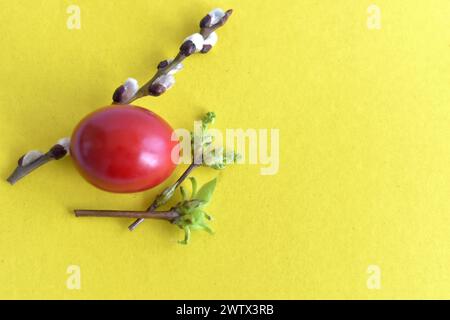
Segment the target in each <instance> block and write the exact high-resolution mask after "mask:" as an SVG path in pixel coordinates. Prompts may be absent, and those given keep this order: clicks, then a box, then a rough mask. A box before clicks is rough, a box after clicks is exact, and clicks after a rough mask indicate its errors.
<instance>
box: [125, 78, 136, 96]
mask: <svg viewBox="0 0 450 320" xmlns="http://www.w3.org/2000/svg"><path fill="white" fill-rule="evenodd" d="M123 86H124V87H125V92H124V94H123V97H122V100H124V101H127V100H129V99H131V98H132V97H133V96H134V95H135V94H136V92H137V91H138V90H139V83H138V81H137V80H136V79H134V78H128V79H127V80H126V81H125V83H124V84H123Z"/></svg>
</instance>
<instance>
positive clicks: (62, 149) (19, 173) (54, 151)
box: [7, 144, 68, 185]
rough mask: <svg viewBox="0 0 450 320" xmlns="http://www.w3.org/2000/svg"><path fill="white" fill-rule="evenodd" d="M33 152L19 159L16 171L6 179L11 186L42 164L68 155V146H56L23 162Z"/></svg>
mask: <svg viewBox="0 0 450 320" xmlns="http://www.w3.org/2000/svg"><path fill="white" fill-rule="evenodd" d="M33 152H36V151H31V152H29V153H27V154H25V155H24V156H22V157H21V158H20V159H19V161H18V165H17V167H16V169H15V170H14V172H13V173H12V174H11V175H10V176H9V177H8V179H7V181H8V182H9V183H10V184H11V185H14V184H15V183H16V182H17V181H19V180H20V179H22V178H23V177H25V176H27V175H28V174H30V173H31V172H32V171H34V170H36V169H37V168H39V167H41V166H43V165H44V164H46V163H49V162H50V161H52V160H59V159H62V158H64V157H65V156H66V155H67V153H68V146H63V145H61V144H56V145H54V146H53V147H52V148H51V149H50V150H49V151H48V152H47V153H44V154H41V155H40V156H38V157H36V158H35V159H33V160H32V161H29V162H27V161H25V160H26V158H27V156H29V155H30V154H31V153H33Z"/></svg>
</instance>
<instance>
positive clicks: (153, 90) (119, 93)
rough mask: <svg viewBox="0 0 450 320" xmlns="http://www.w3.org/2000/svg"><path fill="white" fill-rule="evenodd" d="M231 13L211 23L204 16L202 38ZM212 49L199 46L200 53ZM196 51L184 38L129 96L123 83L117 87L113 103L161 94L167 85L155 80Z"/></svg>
mask: <svg viewBox="0 0 450 320" xmlns="http://www.w3.org/2000/svg"><path fill="white" fill-rule="evenodd" d="M232 13H233V10H231V9H230V10H227V11H225V13H224V16H223V17H222V18H221V19H220V20H219V21H218V22H217V23H215V24H213V25H211V16H210V15H207V16H205V17H204V18H203V19H202V20H201V22H200V32H199V33H200V35H201V36H202V37H203V40H206V39H207V38H208V37H209V36H210V35H211V34H212V33H213V32H214V31H215V30H217V29H219V28H220V27H222V26H223V25H225V23H226V22H227V21H228V18H229V17H230V16H231V14H232ZM211 49H212V45H208V44H206V45H204V46H203V48H201V50H200V52H201V53H208V52H209V51H210V50H211ZM196 51H198V48H196V47H195V44H194V43H193V42H192V41H191V40H185V42H183V44H182V45H181V47H180V51H179V52H178V54H177V55H176V57H175V58H174V59H173V60H172V61H170V62H169V61H168V60H164V61H162V62H160V64H159V65H158V71H157V72H156V74H155V75H154V76H153V77H152V78H151V79H150V80H149V81H148V82H147V83H145V84H144V85H143V86H142V87H140V88H139V89H138V90H137V91H136V93H134V94H133V95H132V96H131V97H127V96H126V95H125V91H126V90H127V89H126V87H125V86H124V85H122V86H120V87H118V88H117V89H116V91H115V92H114V95H113V104H130V103H132V102H133V101H135V100H137V99H140V98H142V97H145V96H149V95H150V96H155V97H157V96H160V95H161V94H163V93H164V92H165V91H166V90H167V89H169V87H165V86H164V85H162V84H160V83H158V82H157V80H158V79H159V78H160V77H162V76H167V75H169V74H170V72H171V71H173V70H174V69H176V68H177V67H178V65H180V63H182V62H183V61H184V59H186V58H187V57H189V56H190V55H192V54H193V53H195V52H196Z"/></svg>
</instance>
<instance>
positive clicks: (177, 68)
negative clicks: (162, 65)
mask: <svg viewBox="0 0 450 320" xmlns="http://www.w3.org/2000/svg"><path fill="white" fill-rule="evenodd" d="M172 61H173V59H168V60H167V63H168V64H171V63H172ZM183 68H184V66H183V64H182V63H179V64H177V65H176V66H175V67H173V69H172V70H170V71H169V72H168V73H167V74H169V75H172V76H173V75H174V74H175V73H177V72H178V71H181V70H183Z"/></svg>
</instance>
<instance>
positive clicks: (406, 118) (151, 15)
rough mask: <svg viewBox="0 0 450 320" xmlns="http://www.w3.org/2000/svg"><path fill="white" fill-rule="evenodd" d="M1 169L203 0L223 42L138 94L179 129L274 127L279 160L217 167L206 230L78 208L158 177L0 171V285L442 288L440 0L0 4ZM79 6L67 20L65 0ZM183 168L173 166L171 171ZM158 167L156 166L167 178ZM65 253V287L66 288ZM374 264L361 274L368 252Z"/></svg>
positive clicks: (314, 290) (139, 197) (74, 294)
mask: <svg viewBox="0 0 450 320" xmlns="http://www.w3.org/2000/svg"><path fill="white" fill-rule="evenodd" d="M3 2H4V3H3V4H2V10H1V11H0V31H1V40H2V49H1V51H0V70H1V71H0V111H1V112H0V121H1V126H0V147H1V152H0V175H1V177H3V178H4V179H6V177H7V176H8V175H9V173H10V172H11V171H12V170H13V169H14V165H15V162H16V160H17V158H18V157H19V156H20V155H22V154H23V153H24V152H25V151H27V150H31V149H36V148H39V149H41V150H45V149H47V148H48V147H49V146H51V145H52V144H53V143H54V142H55V141H56V140H57V139H58V138H61V137H64V136H67V135H69V134H70V133H71V130H72V129H73V127H74V126H75V125H76V123H77V121H78V120H79V119H81V118H82V117H83V116H84V115H86V114H87V113H89V112H91V111H93V110H95V109H96V108H98V107H101V106H103V105H106V104H107V103H108V102H109V101H110V98H111V95H112V92H113V90H114V89H115V88H116V87H117V85H119V84H120V83H121V82H122V81H123V80H125V79H126V78H127V77H130V76H132V77H135V78H137V79H138V80H140V82H141V83H142V82H144V81H146V80H148V78H149V77H150V76H151V75H153V73H154V70H155V65H156V64H157V63H158V62H159V61H160V60H162V59H164V58H169V57H171V56H173V55H174V54H175V53H176V52H177V50H178V47H179V45H180V43H181V41H182V40H183V39H184V37H185V36H187V35H189V34H190V33H193V32H196V31H197V30H198V21H199V20H200V19H201V18H202V17H203V16H204V15H205V14H206V13H207V12H208V11H209V10H210V9H212V8H214V7H224V8H234V9H235V13H234V15H233V16H232V18H231V19H230V21H229V23H228V24H227V26H226V27H224V28H223V29H221V30H220V31H219V37H220V39H219V43H218V45H217V47H216V48H214V50H213V51H212V52H211V53H210V54H208V55H202V56H200V55H198V56H195V57H192V58H189V59H188V60H187V61H186V63H185V70H183V71H182V72H181V73H180V74H179V75H177V84H176V85H175V87H174V88H173V89H172V90H171V91H170V92H168V93H167V94H166V95H164V96H162V97H160V98H157V99H155V98H150V97H148V98H145V99H142V100H140V101H139V102H138V104H140V105H142V106H145V107H148V108H150V109H152V110H154V111H155V112H157V113H158V114H160V115H162V116H163V117H164V118H165V119H167V120H168V121H169V122H170V123H171V124H172V126H173V127H175V128H178V127H185V128H190V127H191V126H192V121H193V120H194V119H197V118H198V117H199V116H200V115H201V114H202V113H203V112H204V111H207V110H214V111H215V112H216V113H217V115H218V121H217V127H218V128H221V129H225V128H244V129H246V128H255V129H260V128H269V129H270V128H279V129H280V170H279V173H278V174H277V175H274V176H261V175H260V173H259V170H260V166H257V165H239V166H235V167H233V168H229V169H227V170H226V171H224V172H221V173H219V174H218V173H217V172H215V171H212V170H209V169H201V170H199V171H198V172H197V173H196V174H195V175H196V176H197V177H198V178H199V179H200V181H201V182H205V181H207V180H208V179H210V178H212V177H214V176H216V175H218V176H219V184H218V188H217V191H216V194H215V197H214V198H213V202H212V204H211V206H210V208H209V211H210V212H211V213H212V214H213V215H214V216H215V221H214V222H213V224H212V226H213V227H214V229H215V230H216V235H215V236H213V237H211V236H209V235H208V234H206V233H202V232H196V233H194V234H193V240H192V243H191V245H189V246H187V247H184V246H181V245H178V244H176V240H178V239H180V238H182V236H183V234H182V232H181V230H179V229H177V228H176V227H174V226H171V225H169V224H167V223H164V222H155V221H150V222H146V223H144V224H143V225H142V226H141V227H140V228H139V229H138V230H137V231H136V232H134V233H130V232H128V230H127V226H128V224H129V223H130V222H131V221H129V220H127V219H125V220H116V219H96V218H92V219H90V218H85V219H76V218H74V216H73V214H72V210H73V209H75V208H86V209H87V208H91V209H135V210H138V209H144V208H145V207H146V206H147V205H148V204H149V203H150V202H151V200H152V198H153V196H154V195H156V193H157V192H158V191H160V190H161V187H159V188H157V189H155V190H150V191H147V192H144V193H140V194H131V195H114V194H109V193H106V192H103V191H100V190H97V189H95V188H93V187H91V186H90V185H89V184H87V183H86V182H85V181H84V180H82V178H81V177H80V176H79V175H78V173H77V172H76V171H75V169H74V167H73V166H72V163H71V161H70V159H65V160H63V161H61V162H58V163H56V162H55V163H51V164H49V165H47V166H46V167H44V168H42V169H40V170H39V171H37V172H35V173H33V174H32V175H31V176H29V177H27V178H25V179H24V180H23V181H20V182H19V183H18V184H17V185H16V186H14V187H11V186H9V185H8V184H7V183H6V182H5V181H4V179H3V178H2V179H3V182H1V183H0V205H1V211H0V298H65V299H79V298H88V299H93V298H126V299H128V298H164V299H171V298H178V299H192V298H210V299H215V298H264V299H265V298H274V299H278V298H288V299H293V298H296V299H297V298H313V299H316V298H362V299H366V298H376V299H378V298H450V273H449V271H448V268H449V264H450V197H449V196H450V166H449V161H450V145H449V142H450V125H449V121H450V92H449V90H448V89H449V84H450V54H449V53H450V2H449V1H448V0H433V1H425V0H420V1H419V0H414V1H401V0H389V1H388V0H377V1H376V2H375V3H376V4H377V5H378V7H379V8H380V9H381V14H382V16H381V17H382V20H381V23H382V26H381V30H370V29H368V27H367V18H368V13H367V8H368V7H369V5H370V4H371V3H372V2H371V1H365V0H339V1H336V0H322V1H312V0H310V1H300V0H295V1H263V0H259V1H250V0H245V1H200V0H194V1H192V0H190V1H173V0H171V1H168V0H164V1H162V0H161V1H156V0H152V1H150V0H145V1H144V0H142V1H141V0H139V1H128V0H120V1H106V0H74V1H56V0H52V1H14V2H12V1H9V2H6V1H3ZM71 4H76V5H78V6H80V8H81V26H82V28H81V30H69V29H68V28H67V27H66V21H67V18H68V17H69V15H68V14H67V13H66V9H67V7H68V6H69V5H71ZM183 169H184V168H183V167H180V168H178V171H177V173H178V174H179V173H181V171H182V170H183ZM175 178H176V175H174V176H173V177H172V178H171V181H173V180H174V179H175ZM69 265H79V266H80V268H81V283H82V284H81V285H82V288H81V290H68V289H67V288H66V279H67V277H68V274H67V273H66V270H67V267H68V266H69ZM369 265H377V266H379V267H380V268H381V289H380V290H369V289H368V288H367V285H366V282H367V279H368V276H369V275H368V273H367V268H368V266H369Z"/></svg>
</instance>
